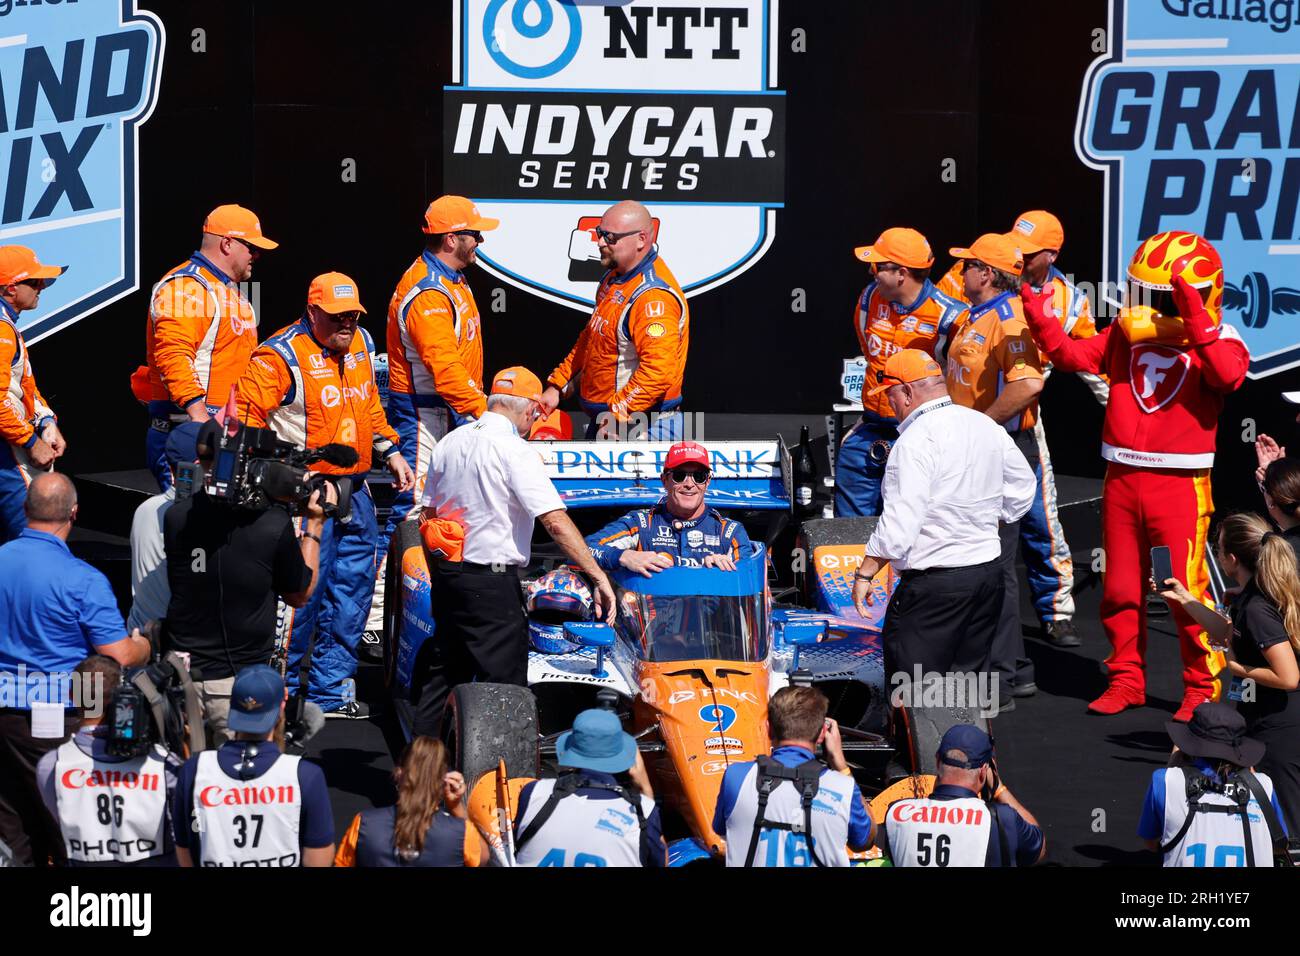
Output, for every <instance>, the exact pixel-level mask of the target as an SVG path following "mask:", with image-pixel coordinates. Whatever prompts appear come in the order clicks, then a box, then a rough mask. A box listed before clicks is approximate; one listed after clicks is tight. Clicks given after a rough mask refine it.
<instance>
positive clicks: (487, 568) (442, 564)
mask: <svg viewBox="0 0 1300 956" xmlns="http://www.w3.org/2000/svg"><path fill="white" fill-rule="evenodd" d="M436 564H437V566H438V570H440V571H461V572H465V573H469V574H513V575H515V576H516V577H518V576H519V571H520V568H519V565H517V564H479V563H477V562H475V561H447V560H444V559H442V558H439V559H437V561H436Z"/></svg>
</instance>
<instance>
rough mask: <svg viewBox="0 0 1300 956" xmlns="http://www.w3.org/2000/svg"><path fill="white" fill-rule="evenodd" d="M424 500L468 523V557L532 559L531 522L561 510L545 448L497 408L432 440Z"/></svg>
mask: <svg viewBox="0 0 1300 956" xmlns="http://www.w3.org/2000/svg"><path fill="white" fill-rule="evenodd" d="M424 505H425V507H429V506H432V507H434V508H436V509H437V514H438V517H440V518H452V519H454V520H456V521H459V522H460V523H461V524H462V525H464V526H465V552H464V559H465V560H466V561H472V562H474V563H475V564H515V565H524V564H527V563H528V559H529V556H530V555H531V554H532V539H533V521H534V520H536V518H537V516H538V515H543V514H546V513H547V512H548V511H562V510H564V502H563V501H561V500H560V495H559V493H558V492H557V491H556V490H555V485H553V484H552V483H551V479H550V478H548V477H546V470H545V468H544V467H543V466H542V457H541V455H539V454H538V453H537V451H536V450H535V449H533V448H530V447H529V446H528V443H527V442H526V441H524V440H523V439H522V438H520V437H519V432H518V431H517V430H516V429H515V426H514V425H513V424H512V423H511V421H510V419H508V418H506V417H505V416H504V415H499V414H497V413H496V412H484V413H483V417H482V418H480V419H479V420H478V421H476V422H471V423H469V424H467V425H462V426H461V427H460V428H457V429H454V430H453V431H451V432H448V433H447V437H446V438H444V439H442V440H441V441H439V442H438V443H437V444H436V445H434V446H433V456H432V458H431V459H430V461H429V479H428V481H427V483H426V484H425V495H424Z"/></svg>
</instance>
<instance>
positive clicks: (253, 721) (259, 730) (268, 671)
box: [227, 664, 284, 734]
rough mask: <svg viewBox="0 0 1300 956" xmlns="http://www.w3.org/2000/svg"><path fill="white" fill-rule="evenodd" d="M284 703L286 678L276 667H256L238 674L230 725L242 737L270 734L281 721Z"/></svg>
mask: <svg viewBox="0 0 1300 956" xmlns="http://www.w3.org/2000/svg"><path fill="white" fill-rule="evenodd" d="M282 703H284V678H282V677H281V676H280V672H279V671H277V670H276V669H275V668H274V667H268V666H267V665H265V664H254V665H253V666H252V667H245V668H244V669H243V670H242V671H240V672H239V673H238V674H236V675H235V684H234V686H233V687H232V688H231V689H230V719H229V721H228V722H227V726H229V727H230V729H231V730H233V731H234V732H236V733H241V734H267V733H270V732H271V728H273V727H274V726H275V722H276V721H277V720H279V719H280V705H281V704H282Z"/></svg>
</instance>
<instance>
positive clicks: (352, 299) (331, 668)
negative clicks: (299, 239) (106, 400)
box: [239, 272, 415, 717]
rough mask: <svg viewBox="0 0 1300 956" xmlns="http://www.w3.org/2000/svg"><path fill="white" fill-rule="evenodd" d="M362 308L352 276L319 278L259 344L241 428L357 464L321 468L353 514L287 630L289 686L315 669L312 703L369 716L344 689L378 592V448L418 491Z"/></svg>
mask: <svg viewBox="0 0 1300 956" xmlns="http://www.w3.org/2000/svg"><path fill="white" fill-rule="evenodd" d="M365 311H366V310H365V309H364V308H363V307H362V305H361V300H360V298H358V294H357V285H356V283H355V282H353V281H352V280H351V279H350V278H348V277H347V276H345V275H343V274H342V273H338V272H327V273H325V274H324V275H319V276H317V277H316V278H315V279H313V280H312V283H311V287H310V288H309V289H308V291H307V311H306V312H305V313H304V314H303V316H302V318H301V319H299V320H298V321H297V322H295V323H293V324H292V325H289V326H286V327H285V328H283V329H281V330H280V331H279V332H276V333H275V334H274V335H272V336H271V337H270V338H269V339H267V340H266V341H265V342H263V343H262V344H261V345H260V346H259V347H258V349H257V351H256V352H254V353H253V360H252V361H251V362H250V363H249V365H248V370H247V371H246V372H245V373H244V376H243V378H241V379H240V380H239V420H240V421H242V422H244V423H246V424H249V425H254V426H257V427H268V426H269V427H270V428H273V429H275V431H276V432H277V434H279V436H280V437H281V438H282V439H284V440H286V441H290V442H293V443H294V444H297V445H304V446H306V447H307V448H316V447H319V446H324V445H329V444H339V445H344V446H347V449H345V450H348V451H349V455H350V457H351V462H350V464H341V463H331V462H326V463H323V464H321V465H320V466H318V470H319V471H321V472H322V473H324V474H328V475H331V476H338V477H339V478H349V479H350V480H351V481H350V483H351V486H352V489H353V491H352V498H351V507H350V514H348V516H347V517H342V516H340V517H339V518H336V519H335V520H332V521H329V522H327V523H326V525H325V530H324V533H323V537H322V541H321V561H320V570H321V573H320V577H321V582H320V585H319V587H317V589H316V593H315V595H314V596H313V598H312V600H311V602H310V603H309V604H308V605H307V606H306V607H304V608H302V610H301V611H299V612H298V613H296V614H291V615H290V619H289V625H288V630H289V634H288V647H289V653H288V666H289V669H288V676H289V686H290V687H291V688H296V687H297V685H298V684H299V683H300V674H299V672H300V671H308V670H309V671H310V673H309V674H308V676H307V684H308V691H307V699H308V700H309V701H311V702H312V703H314V704H317V705H318V706H319V707H320V709H321V710H323V711H324V712H325V714H326V716H334V717H366V716H368V711H367V710H366V708H365V707H364V706H363V705H361V704H360V703H359V702H358V701H357V700H356V697H355V692H354V691H349V689H348V688H349V687H350V686H351V687H355V685H354V684H353V681H352V676H353V675H354V674H355V673H356V669H357V645H358V644H359V643H360V642H361V633H362V632H363V631H364V630H365V629H366V617H367V615H368V614H369V613H370V604H371V600H372V599H373V597H374V591H375V550H376V548H377V547H378V545H379V528H378V525H377V524H376V523H375V503H374V500H373V499H372V498H371V496H370V489H369V488H368V487H367V486H366V483H365V478H366V475H367V474H368V473H369V472H370V461H371V452H372V450H373V451H374V452H377V453H379V454H380V455H382V456H383V459H384V464H385V466H386V467H387V468H388V470H389V471H390V472H392V475H393V487H394V489H395V490H396V491H397V492H398V493H401V492H405V491H408V490H409V489H410V488H411V487H412V486H413V485H414V484H415V475H414V473H413V472H412V471H411V468H410V466H409V465H408V464H407V463H406V460H405V459H404V458H402V456H401V454H400V453H399V452H398V450H397V441H398V438H397V432H395V431H393V429H392V428H391V427H389V425H388V420H387V419H386V418H385V417H384V410H383V408H382V407H381V406H380V404H379V389H378V387H377V386H376V384H375V369H374V355H375V346H374V343H373V342H372V341H371V338H370V334H369V333H368V332H366V330H365V329H363V328H361V327H360V324H359V323H360V321H361V316H362V315H363V314H364V313H365ZM305 657H306V658H309V668H308V667H304V666H303V659H304V658H305Z"/></svg>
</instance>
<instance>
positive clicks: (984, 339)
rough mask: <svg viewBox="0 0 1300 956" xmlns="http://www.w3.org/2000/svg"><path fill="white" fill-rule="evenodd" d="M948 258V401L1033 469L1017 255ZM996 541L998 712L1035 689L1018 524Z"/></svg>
mask: <svg viewBox="0 0 1300 956" xmlns="http://www.w3.org/2000/svg"><path fill="white" fill-rule="evenodd" d="M949 252H950V253H951V254H952V255H954V256H956V257H957V260H958V261H959V262H961V263H963V264H964V266H965V269H964V271H963V273H962V276H963V289H964V291H965V293H966V299H967V301H968V302H970V303H971V308H970V316H969V318H968V319H967V320H966V322H965V323H964V324H963V325H962V326H961V327H960V328H959V329H955V330H954V331H953V333H952V341H951V342H950V343H949V345H948V368H947V379H948V394H949V395H950V396H951V397H952V400H953V402H955V403H956V404H958V405H964V406H966V407H967V408H973V409H975V411H977V412H983V413H984V414H985V415H987V416H988V417H989V418H991V419H993V420H994V421H995V422H997V423H998V424H999V425H1001V426H1003V427H1004V428H1006V430H1007V431H1008V432H1010V433H1011V439H1012V441H1013V442H1014V443H1015V446H1016V447H1017V448H1018V449H1020V453H1021V454H1022V455H1024V456H1025V460H1026V461H1027V462H1028V463H1029V467H1030V468H1034V466H1035V465H1036V464H1037V462H1038V442H1037V441H1036V440H1035V438H1034V428H1033V426H1034V422H1035V421H1036V419H1037V414H1038V395H1039V393H1040V392H1042V390H1043V370H1042V362H1041V360H1040V359H1039V356H1038V347H1037V346H1036V345H1034V340H1033V337H1032V336H1030V334H1029V328H1028V327H1027V326H1026V325H1025V317H1024V315H1023V314H1022V313H1021V311H1020V296H1019V295H1018V294H1017V290H1018V289H1019V286H1020V269H1021V266H1022V265H1023V263H1022V261H1021V257H1020V250H1019V249H1018V248H1017V247H1016V245H1015V244H1014V242H1013V240H1012V239H1011V238H1010V237H1009V236H1005V235H1001V234H999V233H986V234H985V235H982V236H980V237H979V238H978V239H976V240H975V241H974V242H973V243H972V244H971V246H970V248H959V249H950V250H949ZM1035 476H1037V471H1035ZM1035 500H1036V501H1037V500H1038V498H1037V497H1035ZM998 535H999V537H1000V539H1001V546H1002V562H1003V568H1002V586H1003V594H1002V617H1001V620H1000V621H999V622H998V630H997V636H996V637H995V638H994V639H993V655H992V663H993V673H994V675H995V676H996V677H997V679H998V687H999V690H998V700H999V702H1000V703H999V707H1000V709H1001V710H1002V711H1003V712H1006V711H1007V710H1013V709H1014V708H1015V700H1014V698H1016V697H1028V696H1031V695H1032V694H1033V693H1034V692H1035V691H1036V690H1037V687H1036V686H1035V685H1034V665H1033V662H1032V661H1030V660H1029V658H1028V657H1027V656H1026V654H1025V642H1024V637H1023V635H1022V633H1021V627H1020V589H1019V584H1018V578H1019V575H1018V574H1017V573H1016V543H1017V542H1018V541H1019V540H1020V534H1019V522H1016V521H1011V522H1003V523H1001V524H999V526H998Z"/></svg>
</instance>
